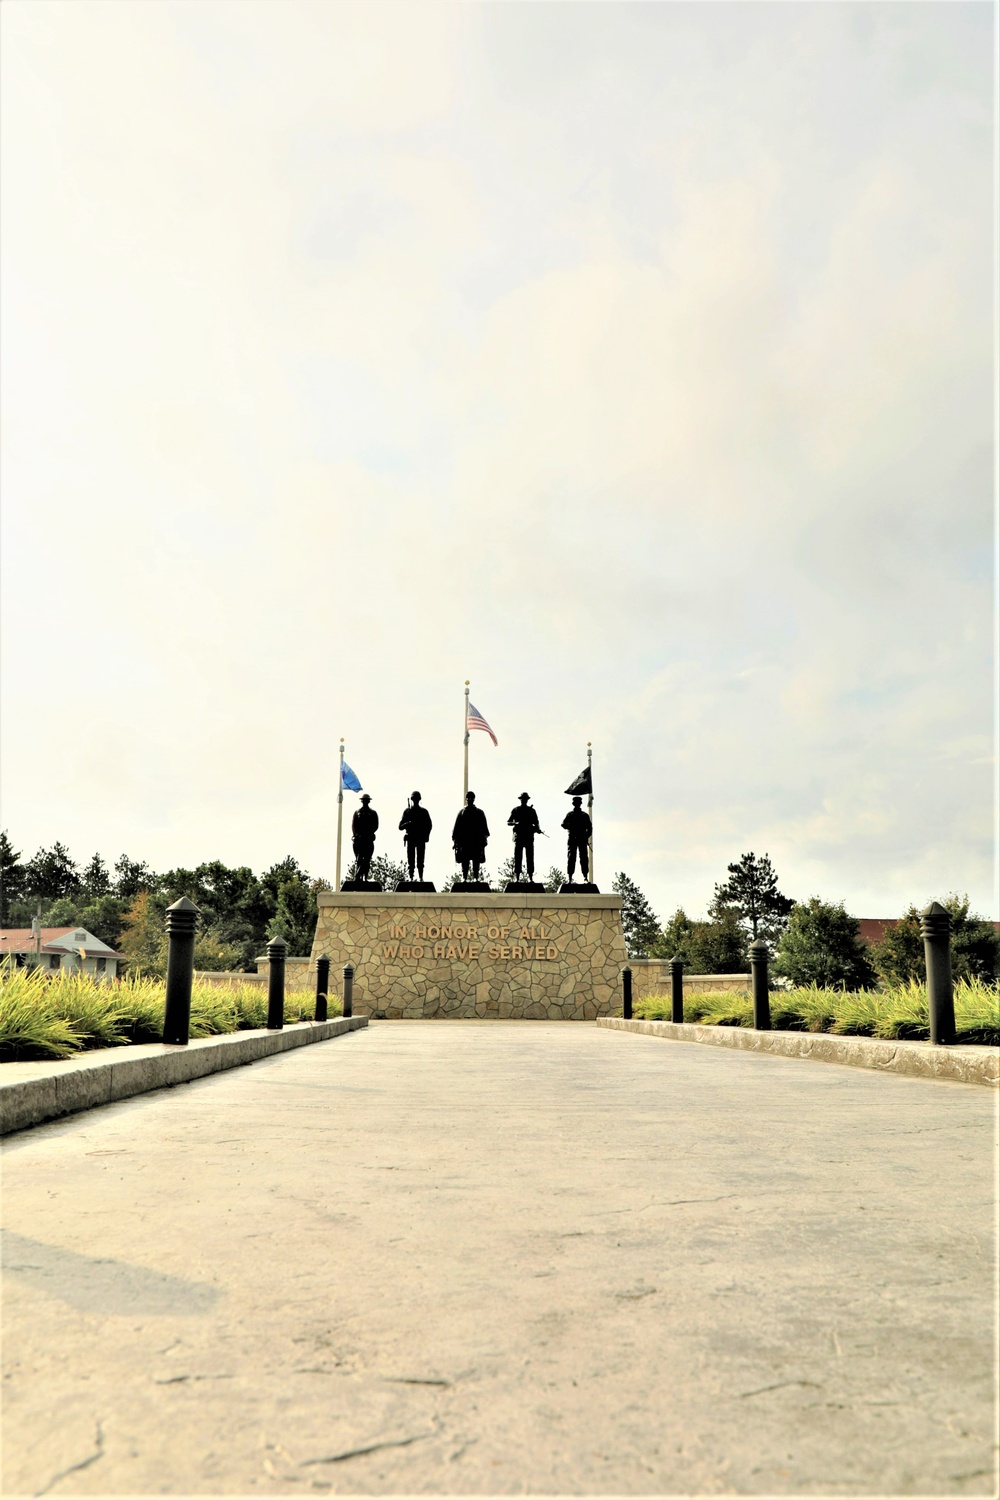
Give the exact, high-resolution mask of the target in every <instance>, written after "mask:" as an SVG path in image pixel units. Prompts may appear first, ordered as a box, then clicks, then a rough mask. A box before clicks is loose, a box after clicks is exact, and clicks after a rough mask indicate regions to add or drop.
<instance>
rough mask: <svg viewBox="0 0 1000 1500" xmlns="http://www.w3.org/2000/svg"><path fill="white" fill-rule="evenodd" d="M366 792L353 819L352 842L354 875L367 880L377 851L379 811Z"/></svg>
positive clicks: (358, 878) (357, 878)
mask: <svg viewBox="0 0 1000 1500" xmlns="http://www.w3.org/2000/svg"><path fill="white" fill-rule="evenodd" d="M371 800H372V799H371V798H370V797H369V795H368V793H367V792H365V794H364V796H363V797H362V798H361V806H360V807H359V808H358V810H357V812H356V813H355V814H354V817H353V818H352V819H351V843H352V845H353V847H354V866H355V868H354V876H355V879H356V880H359V881H362V882H366V881H367V880H368V877H369V875H370V874H371V868H372V856H373V855H374V853H375V834H376V832H377V830H378V813H377V812H376V811H375V809H374V807H372V805H371Z"/></svg>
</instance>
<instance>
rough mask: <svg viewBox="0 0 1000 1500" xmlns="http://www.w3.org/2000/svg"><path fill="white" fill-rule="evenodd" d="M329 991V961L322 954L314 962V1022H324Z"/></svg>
mask: <svg viewBox="0 0 1000 1500" xmlns="http://www.w3.org/2000/svg"><path fill="white" fill-rule="evenodd" d="M329 991H330V960H329V959H328V958H327V956H326V954H325V953H324V954H323V955H322V956H321V957H320V958H317V960H316V1014H315V1015H314V1017H313V1019H314V1020H315V1021H325V1020H326V997H327V995H328V994H329Z"/></svg>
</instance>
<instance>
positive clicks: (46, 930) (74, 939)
mask: <svg viewBox="0 0 1000 1500" xmlns="http://www.w3.org/2000/svg"><path fill="white" fill-rule="evenodd" d="M4 959H9V960H10V962H11V963H12V964H13V965H14V967H16V968H18V969H24V968H28V969H34V968H42V969H44V970H46V971H47V972H51V973H56V972H58V971H60V970H61V971H63V972H71V971H76V972H77V973H81V972H82V973H84V974H90V975H92V976H93V977H94V978H95V979H117V977H118V974H119V970H120V968H121V966H122V965H123V964H124V962H125V959H124V955H123V954H121V953H116V952H115V950H114V949H113V948H109V947H108V945H107V943H102V942H101V940H100V938H98V937H95V936H94V934H93V933H92V932H87V930H86V929H85V928H83V927H42V928H40V929H38V931H33V930H32V929H31V928H30V927H8V928H5V929H3V930H2V931H0V961H3V960H4Z"/></svg>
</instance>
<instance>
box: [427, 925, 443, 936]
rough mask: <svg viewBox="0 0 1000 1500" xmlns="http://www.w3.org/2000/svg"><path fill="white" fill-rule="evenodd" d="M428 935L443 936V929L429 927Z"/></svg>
mask: <svg viewBox="0 0 1000 1500" xmlns="http://www.w3.org/2000/svg"><path fill="white" fill-rule="evenodd" d="M427 936H428V937H429V938H436V937H440V936H441V929H440V927H428V929H427Z"/></svg>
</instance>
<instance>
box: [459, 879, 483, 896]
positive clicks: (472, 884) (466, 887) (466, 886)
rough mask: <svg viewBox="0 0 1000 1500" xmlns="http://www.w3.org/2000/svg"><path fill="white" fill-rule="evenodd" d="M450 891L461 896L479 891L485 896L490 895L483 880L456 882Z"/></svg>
mask: <svg viewBox="0 0 1000 1500" xmlns="http://www.w3.org/2000/svg"><path fill="white" fill-rule="evenodd" d="M451 889H452V892H453V893H454V894H455V895H462V896H465V895H467V894H468V893H469V891H479V892H483V893H485V894H486V895H489V893H490V888H489V886H488V885H487V884H486V881H485V880H456V881H455V884H454V885H453V886H452V888H451Z"/></svg>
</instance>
